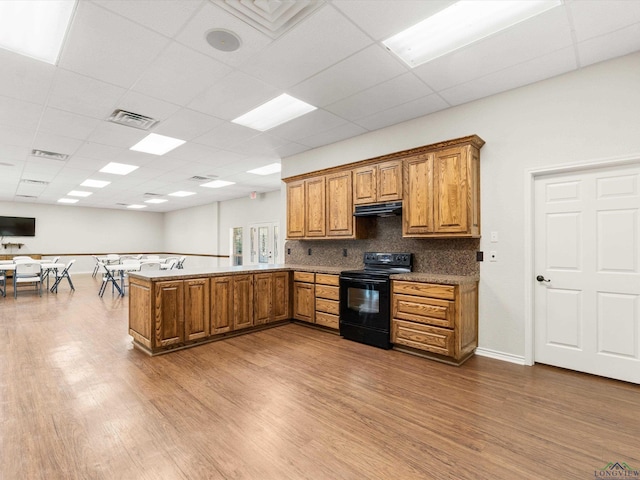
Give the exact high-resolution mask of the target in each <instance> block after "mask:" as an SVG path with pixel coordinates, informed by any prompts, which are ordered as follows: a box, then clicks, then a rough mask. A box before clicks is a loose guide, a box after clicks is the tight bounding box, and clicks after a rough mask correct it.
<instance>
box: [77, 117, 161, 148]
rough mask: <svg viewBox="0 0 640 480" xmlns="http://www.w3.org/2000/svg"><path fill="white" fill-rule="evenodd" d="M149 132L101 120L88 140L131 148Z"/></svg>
mask: <svg viewBox="0 0 640 480" xmlns="http://www.w3.org/2000/svg"><path fill="white" fill-rule="evenodd" d="M148 134H149V132H146V131H144V130H140V129H138V128H132V127H125V126H124V125H119V124H117V123H111V122H101V123H100V124H99V125H98V127H97V128H96V129H95V130H94V132H93V133H92V134H91V135H90V136H89V138H88V141H89V142H92V143H99V144H102V145H111V146H113V147H118V148H122V147H125V148H130V147H132V146H134V145H135V144H136V143H138V142H139V141H140V140H142V139H143V138H144V137H146V136H147V135H148Z"/></svg>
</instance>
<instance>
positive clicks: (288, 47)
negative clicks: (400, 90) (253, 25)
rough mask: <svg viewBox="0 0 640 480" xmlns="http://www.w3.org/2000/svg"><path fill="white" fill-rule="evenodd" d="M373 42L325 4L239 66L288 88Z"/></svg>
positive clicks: (264, 79) (269, 81)
mask: <svg viewBox="0 0 640 480" xmlns="http://www.w3.org/2000/svg"><path fill="white" fill-rule="evenodd" d="M302 26H304V28H302ZM319 39H322V41H319ZM372 43H373V42H372V40H371V39H370V38H369V37H368V36H366V35H365V34H364V33H362V31H360V30H359V29H358V28H356V27H355V26H354V25H353V24H352V23H351V22H349V21H348V20H347V19H346V18H345V17H344V16H343V15H341V14H340V13H338V12H337V11H336V10H335V9H334V8H333V7H331V6H330V5H326V6H324V7H322V8H321V9H320V10H318V11H316V12H315V13H314V14H313V15H311V16H310V17H307V18H306V19H304V21H303V22H302V23H300V24H298V25H297V26H296V27H294V28H293V29H292V30H290V31H289V32H287V33H286V34H284V35H283V36H282V37H280V38H279V39H278V40H276V41H275V42H273V43H272V44H271V45H269V46H268V47H267V48H266V49H265V50H264V51H263V52H261V53H260V55H259V56H257V57H255V58H254V59H253V61H251V62H248V63H246V64H244V65H242V66H240V69H241V70H243V71H244V72H246V73H249V74H250V75H253V76H255V77H257V78H259V79H260V80H263V81H265V82H267V83H270V84H273V85H275V86H277V87H280V88H283V89H287V88H289V87H291V86H293V85H296V84H297V83H300V82H301V81H303V80H305V79H307V78H309V77H311V76H313V75H315V74H317V73H318V72H320V71H322V70H324V69H325V68H327V67H330V66H331V65H333V64H334V63H337V62H339V61H341V60H343V59H344V58H346V57H348V56H350V55H352V54H353V53H355V52H357V51H359V50H362V49H363V48H365V47H367V46H368V45H371V44H372Z"/></svg>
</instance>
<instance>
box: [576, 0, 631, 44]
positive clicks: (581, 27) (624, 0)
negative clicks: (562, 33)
mask: <svg viewBox="0 0 640 480" xmlns="http://www.w3.org/2000/svg"><path fill="white" fill-rule="evenodd" d="M566 8H568V9H569V11H570V15H571V19H572V21H573V28H574V32H575V36H576V39H577V41H578V42H582V41H584V40H588V39H590V38H594V37H598V36H600V35H606V34H608V33H612V32H615V31H616V30H619V29H621V28H624V27H628V26H630V25H632V24H634V23H639V22H640V2H638V1H635V0H606V1H602V0H580V1H571V2H567V5H566Z"/></svg>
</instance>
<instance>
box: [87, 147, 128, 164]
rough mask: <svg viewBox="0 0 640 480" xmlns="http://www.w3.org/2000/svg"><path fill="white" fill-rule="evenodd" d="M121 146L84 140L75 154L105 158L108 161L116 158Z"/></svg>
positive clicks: (98, 158)
mask: <svg viewBox="0 0 640 480" xmlns="http://www.w3.org/2000/svg"><path fill="white" fill-rule="evenodd" d="M123 150H124V149H123V148H119V147H114V146H112V145H104V144H101V143H95V142H86V143H83V144H82V146H81V147H80V148H79V149H78V151H77V152H76V156H79V157H88V158H93V159H97V160H106V161H108V162H111V161H113V159H115V158H118V156H119V155H120V153H121V152H122V151H123Z"/></svg>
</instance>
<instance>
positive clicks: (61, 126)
mask: <svg viewBox="0 0 640 480" xmlns="http://www.w3.org/2000/svg"><path fill="white" fill-rule="evenodd" d="M99 123H100V120H97V119H95V118H92V117H87V116H84V115H78V114H75V113H71V112H66V111H64V110H59V109H57V108H51V107H48V108H45V110H44V113H43V115H42V119H41V120H40V131H42V132H48V133H53V134H56V135H61V136H65V137H69V138H75V139H77V140H85V139H86V138H87V137H88V136H89V135H90V134H91V132H93V130H95V128H96V127H97V126H98V124H99Z"/></svg>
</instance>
